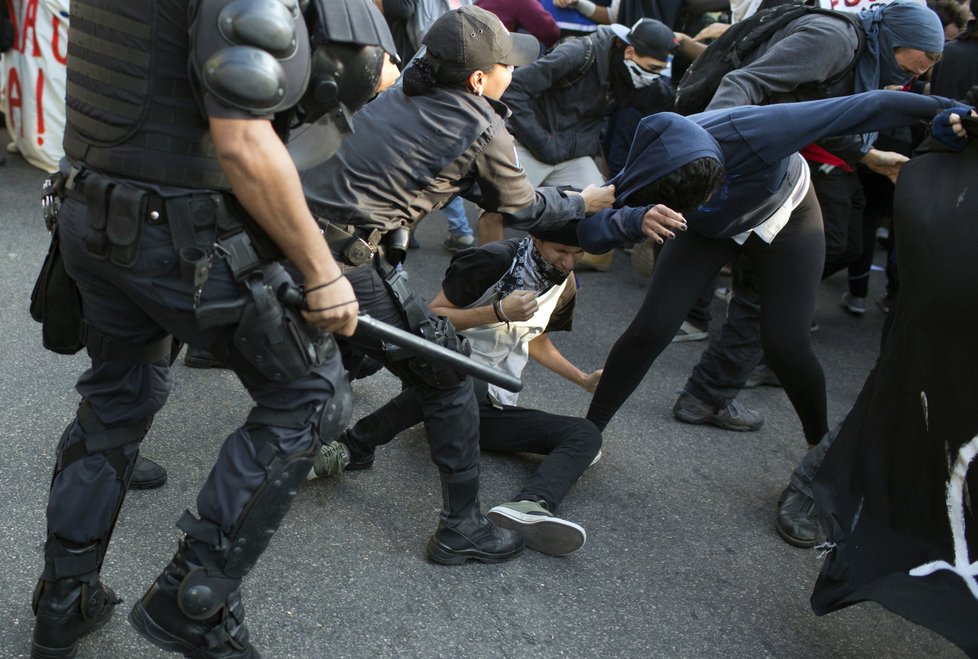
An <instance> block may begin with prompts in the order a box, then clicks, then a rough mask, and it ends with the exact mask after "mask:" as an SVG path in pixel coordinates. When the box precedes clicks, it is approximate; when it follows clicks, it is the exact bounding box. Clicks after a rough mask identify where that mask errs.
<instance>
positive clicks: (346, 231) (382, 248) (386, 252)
mask: <svg viewBox="0 0 978 659" xmlns="http://www.w3.org/2000/svg"><path fill="white" fill-rule="evenodd" d="M316 222H317V223H318V224H319V228H320V229H322V231H323V236H324V237H325V238H326V243H327V244H328V245H329V249H330V251H331V252H332V253H333V258H335V259H336V261H337V262H338V263H339V264H340V267H344V266H345V269H349V268H358V267H360V266H361V265H366V264H367V263H370V262H371V261H375V262H376V263H377V264H378V265H380V266H381V271H382V272H384V273H386V271H387V270H388V269H389V268H390V267H396V266H397V265H398V264H399V263H402V262H403V261H404V256H405V254H407V245H408V240H409V238H410V231H408V229H407V228H405V227H398V228H397V229H393V230H390V231H381V230H380V229H362V228H360V227H358V226H355V225H352V224H338V223H336V222H331V221H330V220H327V219H325V218H322V217H318V216H317V217H316ZM385 266H386V267H385Z"/></svg>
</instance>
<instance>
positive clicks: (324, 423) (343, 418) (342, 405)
mask: <svg viewBox="0 0 978 659" xmlns="http://www.w3.org/2000/svg"><path fill="white" fill-rule="evenodd" d="M352 417H353V389H352V388H351V387H350V382H349V381H348V380H347V379H346V378H345V377H344V378H341V379H340V380H339V381H338V382H336V383H334V391H333V397H332V398H330V399H329V402H327V403H326V404H325V405H323V408H322V412H321V413H320V415H319V418H318V419H316V420H315V421H314V422H313V425H314V427H315V428H316V434H317V436H318V437H319V441H320V442H321V443H322V444H328V443H329V442H331V441H333V440H334V439H336V438H337V437H339V436H340V433H342V432H343V431H344V430H346V428H347V426H349V425H350V419H351V418H352Z"/></svg>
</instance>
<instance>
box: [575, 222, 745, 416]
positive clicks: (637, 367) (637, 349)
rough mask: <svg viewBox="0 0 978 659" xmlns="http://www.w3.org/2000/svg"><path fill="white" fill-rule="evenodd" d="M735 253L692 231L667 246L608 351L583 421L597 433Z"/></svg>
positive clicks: (734, 249)
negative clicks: (638, 303) (633, 312)
mask: <svg viewBox="0 0 978 659" xmlns="http://www.w3.org/2000/svg"><path fill="white" fill-rule="evenodd" d="M739 249H740V248H739V246H738V245H737V243H735V242H734V241H732V240H729V239H726V240H717V239H712V238H705V237H703V236H701V235H699V234H697V233H696V232H695V231H693V230H690V231H685V232H681V233H679V234H678V235H677V236H676V237H675V238H674V239H673V240H670V241H669V242H668V243H666V246H665V247H664V248H663V250H662V254H661V255H660V256H659V260H658V262H657V263H656V265H655V271H654V272H653V273H652V280H651V282H650V283H649V289H648V291H647V292H646V295H645V300H644V301H643V302H642V306H641V307H640V308H639V310H638V313H637V314H636V315H635V318H634V319H633V320H632V323H631V325H629V326H628V328H627V329H626V330H625V332H624V333H623V334H622V335H621V336H620V337H619V338H618V340H617V341H616V342H615V345H614V347H613V348H612V349H611V353H610V354H609V355H608V360H607V361H606V362H605V365H604V375H602V376H601V383H600V384H599V385H598V389H597V391H596V392H595V393H594V400H593V401H592V402H591V407H590V408H589V409H588V414H587V418H588V419H589V420H590V421H592V422H593V423H594V425H596V426H597V427H598V429H599V430H604V428H605V426H607V425H608V423H609V422H610V421H611V419H612V417H613V416H614V415H615V413H616V412H617V411H618V408H620V407H621V406H622V405H623V404H624V403H625V401H626V400H628V397H629V396H631V394H632V392H633V391H635V389H636V388H637V387H638V385H639V383H640V382H641V381H642V379H643V378H644V377H645V374H646V372H648V370H649V368H651V367H652V363H653V362H654V361H655V359H656V357H658V356H659V353H661V352H662V351H663V350H664V349H665V348H666V346H668V345H669V343H670V342H671V341H672V338H673V337H674V336H675V335H676V332H677V331H678V330H679V326H680V325H682V322H683V318H685V317H686V314H687V313H688V312H689V310H690V309H691V308H692V306H693V304H694V303H695V302H696V299H697V298H698V297H699V295H700V293H701V292H702V291H703V288H704V287H705V286H706V284H707V282H709V281H710V280H711V278H712V277H713V276H714V275H716V273H717V272H718V271H719V270H720V268H721V267H722V266H723V264H724V263H726V262H727V261H729V260H730V259H732V258H733V257H734V256H736V255H737V253H738V251H739Z"/></svg>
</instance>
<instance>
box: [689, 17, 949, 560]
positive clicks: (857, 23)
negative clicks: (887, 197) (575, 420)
mask: <svg viewBox="0 0 978 659" xmlns="http://www.w3.org/2000/svg"><path fill="white" fill-rule="evenodd" d="M852 19H853V20H849V19H848V18H847V15H844V14H840V15H839V16H826V15H823V14H813V13H809V14H806V15H804V16H802V17H801V18H797V19H795V20H794V21H792V22H790V23H788V25H786V26H785V27H784V28H782V29H781V30H779V31H777V32H775V33H774V34H773V35H771V37H770V38H769V39H768V40H767V41H766V42H765V43H763V44H761V45H760V46H759V47H758V48H757V50H755V51H753V52H752V53H751V54H750V55H749V56H748V57H747V58H746V59H745V61H744V62H743V64H742V65H741V66H740V67H738V68H737V69H735V70H734V71H731V72H729V73H728V74H727V75H726V76H724V78H723V81H722V82H721V83H720V86H719V87H718V88H717V90H716V93H715V95H714V96H713V99H712V101H710V104H709V106H708V109H710V110H713V109H719V108H729V107H736V106H739V105H756V104H762V103H771V102H779V103H784V102H794V101H797V100H804V99H808V98H822V97H833V96H841V95H846V94H852V93H854V92H857V93H858V92H863V91H869V90H873V89H880V88H884V87H887V86H889V85H894V84H903V83H906V82H907V81H909V80H910V79H911V78H912V77H913V76H914V75H920V74H921V73H923V72H924V71H926V70H927V69H928V68H929V67H930V66H931V65H933V63H934V62H935V61H936V60H937V59H939V58H940V52H941V50H943V47H944V38H943V31H942V29H941V25H940V21H939V20H938V18H937V16H936V15H935V14H934V13H933V12H932V11H930V10H929V9H927V8H926V7H923V6H922V5H917V4H914V3H911V2H907V1H905V0H896V1H895V2H893V3H890V4H888V5H885V6H879V7H875V8H873V9H871V10H866V11H864V12H861V13H860V14H858V15H857V16H856V17H852ZM860 44H863V45H860ZM847 72H848V73H847ZM840 74H845V75H844V76H843V77H842V78H841V79H839V80H838V81H837V82H836V83H835V85H833V86H832V87H831V88H829V89H825V88H823V87H821V86H820V83H821V82H822V81H825V80H832V79H835V78H836V77H837V76H839V75H840ZM829 137H832V139H824V140H821V141H820V142H819V143H818V144H812V145H805V148H804V149H803V152H802V155H804V156H805V159H806V161H807V163H808V167H809V169H810V171H811V180H812V185H813V187H814V189H815V193H816V195H817V197H818V202H819V206H820V207H821V211H822V215H823V220H824V221H823V225H824V230H823V231H824V234H823V241H824V243H825V248H824V251H825V254H826V256H825V261H824V263H823V267H822V272H821V276H822V277H826V276H829V275H831V274H832V273H834V272H836V271H838V270H839V269H841V268H843V267H845V266H847V265H848V264H849V263H850V262H853V261H855V260H856V259H858V257H859V255H860V254H861V252H862V249H861V246H860V245H857V243H858V242H859V239H860V238H861V236H862V209H863V206H864V203H865V202H864V200H863V194H862V188H861V186H860V183H859V179H858V177H857V176H856V174H855V168H856V167H857V166H858V165H859V164H860V163H862V164H863V165H865V166H867V167H870V168H871V169H873V170H874V171H876V172H878V173H880V174H883V175H886V176H890V177H893V176H895V175H896V172H897V171H898V170H899V166H900V164H901V163H903V162H904V161H905V160H906V157H905V156H902V155H900V154H898V153H895V152H887V151H880V150H878V149H874V148H872V145H873V140H874V139H875V135H870V136H868V137H860V136H849V137H844V138H839V139H836V138H835V137H834V136H829ZM734 270H735V273H734V275H735V276H734V278H733V289H734V294H733V297H732V299H731V300H730V304H729V306H728V310H727V319H726V322H725V323H724V326H723V328H722V329H721V331H720V332H719V333H718V334H717V335H716V336H714V337H713V339H712V340H711V342H710V345H709V347H708V348H707V349H706V351H705V352H704V353H703V355H702V356H701V358H700V361H699V363H698V364H697V365H696V366H695V368H694V369H693V372H692V374H691V375H690V377H689V379H688V380H687V382H686V384H685V385H684V387H683V392H684V393H685V395H683V396H681V397H680V398H679V399H678V400H677V401H676V404H675V405H674V415H675V416H676V418H677V419H680V420H684V421H688V420H690V418H692V417H695V418H696V419H698V420H700V422H705V423H713V424H714V425H719V426H720V427H729V426H730V425H732V423H729V422H730V421H735V419H733V418H732V417H731V418H726V417H728V416H730V415H728V414H726V411H727V410H729V409H730V405H731V401H733V400H734V399H735V397H736V396H737V394H738V392H739V391H740V389H741V388H742V387H743V386H744V384H745V382H746V380H747V379H748V377H749V376H750V375H751V371H752V370H753V369H754V367H755V366H756V365H757V364H758V362H759V361H760V359H761V355H762V351H761V339H760V329H759V320H758V319H759V314H760V313H761V311H760V310H759V304H760V303H759V294H758V292H757V290H756V286H755V285H754V284H753V281H754V280H755V278H756V275H755V274H754V273H753V266H752V263H751V261H750V260H749V259H738V260H737V261H736V262H735V263H734ZM819 379H821V377H819ZM821 389H822V386H816V387H815V389H813V390H812V391H811V393H812V395H813V396H815V398H814V399H812V400H810V401H809V402H808V403H807V404H806V405H810V406H811V408H812V409H813V410H822V411H821V412H818V413H817V414H818V415H819V416H822V415H824V409H825V402H824V399H825V394H824V391H821ZM684 409H685V413H684V412H683V410H684ZM743 409H746V408H743ZM740 419H742V420H749V421H750V422H751V423H745V424H743V427H742V429H751V428H755V429H756V428H759V427H760V425H761V422H762V421H763V417H762V416H761V415H760V414H759V413H757V412H755V411H753V410H747V411H744V412H743V413H742V414H741V415H740ZM823 424H824V422H819V423H817V424H814V426H812V427H816V426H821V425H823ZM807 433H808V429H806V436H807V437H808V440H809V443H813V444H814V443H817V441H818V438H817V437H812V436H808V435H807ZM810 541H811V539H809V540H806V542H810Z"/></svg>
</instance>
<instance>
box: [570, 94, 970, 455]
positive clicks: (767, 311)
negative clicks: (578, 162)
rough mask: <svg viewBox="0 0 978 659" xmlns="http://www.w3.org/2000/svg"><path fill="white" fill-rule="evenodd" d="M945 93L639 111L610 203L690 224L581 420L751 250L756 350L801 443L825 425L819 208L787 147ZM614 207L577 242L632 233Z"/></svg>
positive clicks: (645, 364)
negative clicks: (794, 418)
mask: <svg viewBox="0 0 978 659" xmlns="http://www.w3.org/2000/svg"><path fill="white" fill-rule="evenodd" d="M951 105H952V102H951V101H948V100H947V99H943V98H939V97H922V96H917V95H916V94H904V93H900V92H884V91H878V92H870V93H866V94H857V95H855V96H849V97H844V98H839V99H827V100H822V101H809V102H803V103H793V104H776V105H768V106H746V107H737V108H731V109H724V110H714V111H710V112H704V113H702V114H697V115H693V116H692V117H690V118H688V119H684V118H681V117H679V116H678V115H672V114H660V115H656V116H652V117H647V118H646V119H644V120H643V121H642V124H641V125H640V127H639V132H638V134H637V135H636V137H635V142H634V143H633V145H632V151H631V153H630V154H629V159H628V163H627V164H626V166H625V169H624V170H623V171H622V173H621V174H620V175H619V176H618V177H617V178H616V179H615V180H614V181H613V182H614V183H615V185H616V190H617V193H618V198H617V200H616V204H618V205H622V204H641V203H650V202H652V201H659V202H661V203H662V204H665V205H666V206H668V207H670V208H672V209H678V210H680V211H683V212H684V214H685V216H686V220H687V222H688V226H689V228H690V229H691V230H689V231H680V232H679V233H678V234H677V235H676V237H675V238H674V239H672V240H669V241H668V242H667V243H666V246H665V247H664V248H663V250H662V254H661V256H660V258H659V261H658V263H657V264H656V268H655V271H654V273H653V275H652V281H651V282H650V285H649V289H648V292H647V294H646V299H645V302H644V303H643V305H642V307H641V308H640V309H639V310H638V312H637V314H636V316H635V318H634V319H633V320H632V322H631V324H630V325H629V327H628V328H627V329H626V330H625V332H624V333H623V334H622V336H621V337H619V339H618V340H617V341H616V342H615V345H614V347H613V348H612V350H611V353H610V355H609V356H608V360H607V362H606V364H605V367H604V374H603V375H602V378H601V383H600V384H599V385H598V389H597V391H596V392H595V394H594V399H593V401H592V402H591V406H590V409H589V410H588V419H590V420H591V421H593V422H594V424H595V425H596V426H597V427H598V429H600V430H602V431H603V430H604V429H605V428H606V427H607V425H608V423H609V422H610V421H611V419H612V418H613V417H614V415H615V413H616V412H617V411H618V409H619V408H620V407H621V406H622V405H623V404H624V403H625V401H626V400H627V399H628V397H629V396H630V395H631V393H632V392H633V391H634V390H635V388H636V387H637V386H638V384H639V383H640V382H641V380H642V379H643V378H644V377H645V374H646V373H647V372H648V370H649V368H650V367H651V366H652V364H653V362H654V361H655V359H656V357H658V355H659V353H661V352H662V350H663V349H665V347H666V346H667V345H668V344H669V342H670V340H671V338H672V336H674V335H675V331H676V329H677V328H678V327H679V325H680V324H681V323H682V319H683V316H684V315H685V313H686V311H688V309H689V307H690V306H692V304H693V302H694V301H695V299H696V296H697V295H698V293H699V291H700V288H701V287H702V286H703V285H704V284H705V283H706V282H707V281H708V280H709V279H710V277H712V276H713V275H714V274H715V273H716V272H717V271H718V270H719V269H720V267H721V266H722V265H723V264H724V263H726V262H728V261H729V260H731V259H732V258H734V257H735V256H737V255H738V254H742V253H743V254H749V255H750V256H751V257H752V258H753V259H754V261H755V263H756V266H757V271H758V275H759V276H758V288H759V291H760V294H761V302H762V304H761V336H762V340H763V343H764V348H765V354H767V355H768V357H769V360H770V363H771V366H772V368H774V371H775V373H776V374H777V375H778V377H779V378H780V379H781V381H782V383H783V384H784V386H785V391H786V393H787V394H788V398H789V399H790V400H791V403H792V405H793V406H794V408H795V411H796V413H797V414H798V416H799V418H800V419H801V422H802V427H803V430H804V433H805V438H806V440H807V441H808V443H809V444H810V445H814V444H816V443H818V441H819V439H821V437H822V436H823V435H824V434H825V432H826V430H827V425H828V423H827V419H826V411H825V384H824V377H823V375H822V369H821V367H820V366H819V363H818V360H817V358H816V357H815V354H814V352H813V351H812V348H811V339H810V332H809V324H810V320H811V315H812V312H813V309H814V306H815V292H816V289H817V286H818V281H819V276H820V273H821V269H822V265H823V260H824V258H823V255H824V249H825V242H824V238H823V235H822V227H821V215H820V213H819V209H818V204H817V202H816V201H815V197H814V192H813V191H812V190H811V189H810V186H809V178H808V168H807V167H806V166H805V163H804V161H803V160H802V158H801V157H800V156H799V155H797V153H796V151H797V150H798V149H799V148H801V147H802V146H804V145H805V144H810V143H811V142H813V141H816V140H818V139H821V138H822V137H825V136H827V135H847V134H858V133H865V132H869V131H875V130H882V129H886V128H891V127H895V126H899V125H907V124H910V123H913V122H915V121H916V120H919V119H926V118H929V117H931V116H933V115H934V113H935V112H937V111H939V110H941V109H943V108H947V107H950V106H951ZM609 215H611V218H612V220H613V219H614V218H615V216H614V214H613V213H612V212H611V211H605V212H603V213H599V214H597V215H595V216H592V217H591V218H588V219H587V220H585V221H584V222H582V224H581V232H582V234H581V236H582V238H581V243H582V246H584V247H585V248H588V247H591V246H596V247H610V246H613V245H614V244H615V243H616V242H620V241H622V240H624V239H628V238H629V232H628V231H623V230H621V229H620V226H621V222H620V221H619V222H614V221H612V222H609V221H608V219H609V218H608V216H609Z"/></svg>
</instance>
